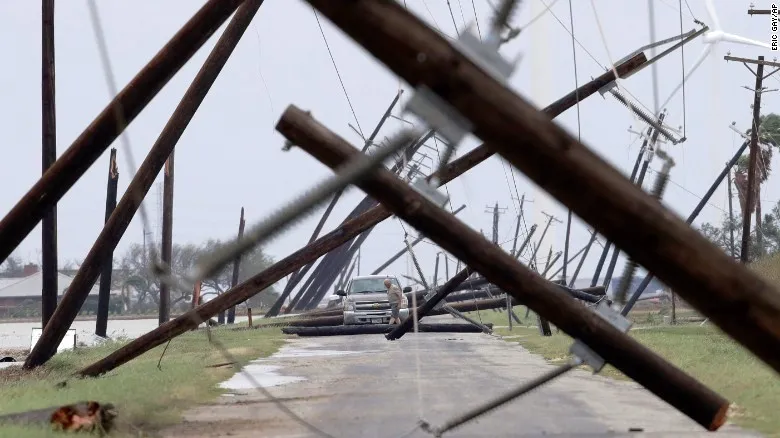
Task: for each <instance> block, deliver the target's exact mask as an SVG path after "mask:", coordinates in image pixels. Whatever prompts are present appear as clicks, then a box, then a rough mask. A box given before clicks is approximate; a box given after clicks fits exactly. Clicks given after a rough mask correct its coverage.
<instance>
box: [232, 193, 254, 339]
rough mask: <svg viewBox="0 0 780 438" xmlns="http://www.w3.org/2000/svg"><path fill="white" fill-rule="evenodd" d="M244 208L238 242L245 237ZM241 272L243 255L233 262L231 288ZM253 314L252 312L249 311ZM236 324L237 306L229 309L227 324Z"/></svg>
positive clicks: (239, 225) (239, 226)
mask: <svg viewBox="0 0 780 438" xmlns="http://www.w3.org/2000/svg"><path fill="white" fill-rule="evenodd" d="M244 225H245V221H244V207H241V217H240V218H239V220H238V237H236V241H239V240H241V238H242V237H244ZM240 271H241V254H239V255H238V256H236V259H235V260H234V261H233V277H232V278H231V279H230V288H231V289H233V288H234V287H236V285H237V284H238V274H239V272H240ZM249 312H251V310H249ZM234 322H236V306H233V307H231V308H230V309H228V315H227V323H228V324H233V323H234Z"/></svg>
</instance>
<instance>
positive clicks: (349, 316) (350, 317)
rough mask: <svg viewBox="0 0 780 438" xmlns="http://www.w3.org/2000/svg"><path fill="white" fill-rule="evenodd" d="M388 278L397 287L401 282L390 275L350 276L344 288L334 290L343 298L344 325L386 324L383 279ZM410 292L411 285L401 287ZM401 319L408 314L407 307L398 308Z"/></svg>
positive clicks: (387, 306) (388, 313)
mask: <svg viewBox="0 0 780 438" xmlns="http://www.w3.org/2000/svg"><path fill="white" fill-rule="evenodd" d="M386 278H389V279H390V281H392V282H393V284H395V285H396V286H398V288H399V289H400V288H401V284H400V283H399V282H398V279H397V278H396V277H394V276H391V275H365V276H361V277H354V278H352V279H351V280H350V281H349V283H347V288H346V290H338V291H336V295H338V296H340V297H342V298H343V300H342V301H343V306H344V325H355V324H387V323H389V322H390V302H389V301H388V299H387V289H386V288H385V284H384V281H385V279H386ZM403 291H404V292H405V293H406V292H411V291H412V288H411V287H405V288H403ZM399 313H400V317H401V319H404V318H406V317H407V316H408V315H409V309H408V308H406V309H400V310H399Z"/></svg>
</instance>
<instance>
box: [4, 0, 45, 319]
mask: <svg viewBox="0 0 780 438" xmlns="http://www.w3.org/2000/svg"><path fill="white" fill-rule="evenodd" d="M41 12H42V13H41V16H42V27H41V40H42V41H41V48H42V54H41V55H42V56H41V60H42V63H41V64H42V71H41V73H42V75H41V107H42V120H41V130H42V132H41V134H42V135H41V139H42V144H41V147H42V151H41V157H42V164H43V166H42V167H43V171H42V174H43V175H46V171H47V170H49V168H50V167H51V166H52V165H53V164H54V162H55V161H57V115H56V114H57V110H56V99H55V95H56V93H55V79H54V77H55V66H54V65H55V61H54V0H43V2H42V8H41ZM42 218H43V223H42V224H41V247H42V251H41V252H42V254H41V275H42V281H43V287H42V289H41V319H42V322H41V324H42V325H41V327H46V324H47V323H48V322H49V319H50V318H51V316H52V315H53V314H54V309H56V308H57V295H58V291H57V276H58V275H57V202H56V200H55V201H54V202H52V203H51V204H50V205H49V206H48V208H44V209H42ZM1 225H2V223H1V222H0V226H1ZM33 226H34V225H33ZM0 229H1V228H0ZM0 234H2V233H1V232H0ZM11 250H13V248H11ZM4 259H5V256H3V255H0V261H2V260H4Z"/></svg>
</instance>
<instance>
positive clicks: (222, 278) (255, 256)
mask: <svg viewBox="0 0 780 438" xmlns="http://www.w3.org/2000/svg"><path fill="white" fill-rule="evenodd" d="M228 243H229V242H223V241H221V240H217V239H209V240H207V241H205V242H203V243H201V244H192V243H187V244H178V243H175V244H173V247H172V253H171V270H172V272H173V273H174V274H175V275H177V276H182V275H185V274H188V273H191V272H192V271H193V270H194V269H195V267H196V266H197V265H198V264H200V263H201V262H203V261H204V260H206V259H207V258H208V257H209V255H210V254H212V253H213V252H214V251H216V250H218V249H220V248H222V247H224V246H225V245H226V244H228ZM155 252H156V254H153V251H152V248H151V247H150V245H146V248H144V245H143V244H140V243H134V244H132V245H130V246H129V247H128V248H127V249H126V250H125V251H124V252H123V253H122V254H121V255H120V256H118V257H114V261H113V268H114V269H113V272H112V276H111V289H112V290H113V291H120V292H121V293H120V294H114V295H112V302H111V309H112V310H111V311H112V313H130V314H145V313H152V312H156V311H157V308H158V305H159V300H160V286H161V283H160V280H159V279H158V278H157V276H156V275H154V273H153V272H152V269H151V268H152V263H151V262H152V260H153V258H152V257H154V256H156V257H159V250H157V251H155ZM29 263H30V262H29V261H26V260H24V259H23V258H22V257H19V256H18V255H12V256H10V257H9V258H8V259H6V260H5V261H4V262H3V263H2V264H1V265H0V277H6V278H8V277H21V276H23V273H24V266H25V265H27V264H29ZM272 263H273V260H272V259H271V258H270V257H269V256H268V255H267V254H266V253H265V252H264V251H263V248H262V247H259V246H258V247H255V248H254V249H253V250H251V251H249V252H248V253H246V254H244V255H243V256H242V258H241V264H240V268H239V274H238V282H239V283H241V282H243V281H244V280H246V279H248V278H250V277H252V276H254V275H255V274H257V273H259V272H261V271H263V270H264V269H265V268H267V267H268V266H270V265H271V264H272ZM79 266H80V263H79V262H77V261H73V262H70V263H68V264H67V265H65V266H63V268H62V269H60V271H61V272H62V271H65V273H67V274H69V275H73V274H74V273H75V271H76V270H77V269H78V267H79ZM232 277H233V264H232V263H231V264H229V265H227V266H225V267H224V268H223V269H222V270H220V271H219V272H218V273H217V274H216V275H213V276H211V277H209V278H206V279H205V280H204V281H203V283H202V287H201V297H202V298H203V300H205V301H207V300H209V299H211V298H213V297H215V296H217V295H220V294H222V293H224V292H225V291H227V290H228V289H230V285H231V280H232ZM95 284H96V285H97V284H99V280H98V281H97V282H96V283H95ZM170 293H171V310H172V311H184V310H187V309H188V308H189V307H190V306H191V302H192V294H193V291H192V290H189V291H186V292H185V291H181V290H179V289H177V288H172V289H171V292H170ZM278 295H279V293H278V292H277V291H276V290H275V289H274V288H273V287H269V288H268V289H265V290H263V291H261V292H260V293H258V294H257V295H255V296H254V297H252V298H251V299H250V300H249V301H248V302H247V304H248V305H249V306H250V307H253V308H264V307H268V306H270V305H271V304H273V302H274V301H276V298H277V297H278ZM90 306H92V307H93V306H94V303H89V302H88V304H85V309H83V310H85V311H87V313H92V311H90V309H87V307H90ZM92 310H94V309H92Z"/></svg>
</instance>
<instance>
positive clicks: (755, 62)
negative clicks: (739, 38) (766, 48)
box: [723, 55, 780, 67]
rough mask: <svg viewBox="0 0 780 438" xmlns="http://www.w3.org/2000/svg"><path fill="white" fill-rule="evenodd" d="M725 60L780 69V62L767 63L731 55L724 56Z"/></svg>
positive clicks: (761, 60)
mask: <svg viewBox="0 0 780 438" xmlns="http://www.w3.org/2000/svg"><path fill="white" fill-rule="evenodd" d="M723 59H725V60H726V61H737V62H742V63H746V64H758V65H768V66H770V67H780V62H775V61H766V60H763V59H750V58H739V57H737V56H730V55H726V56H724V57H723Z"/></svg>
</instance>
